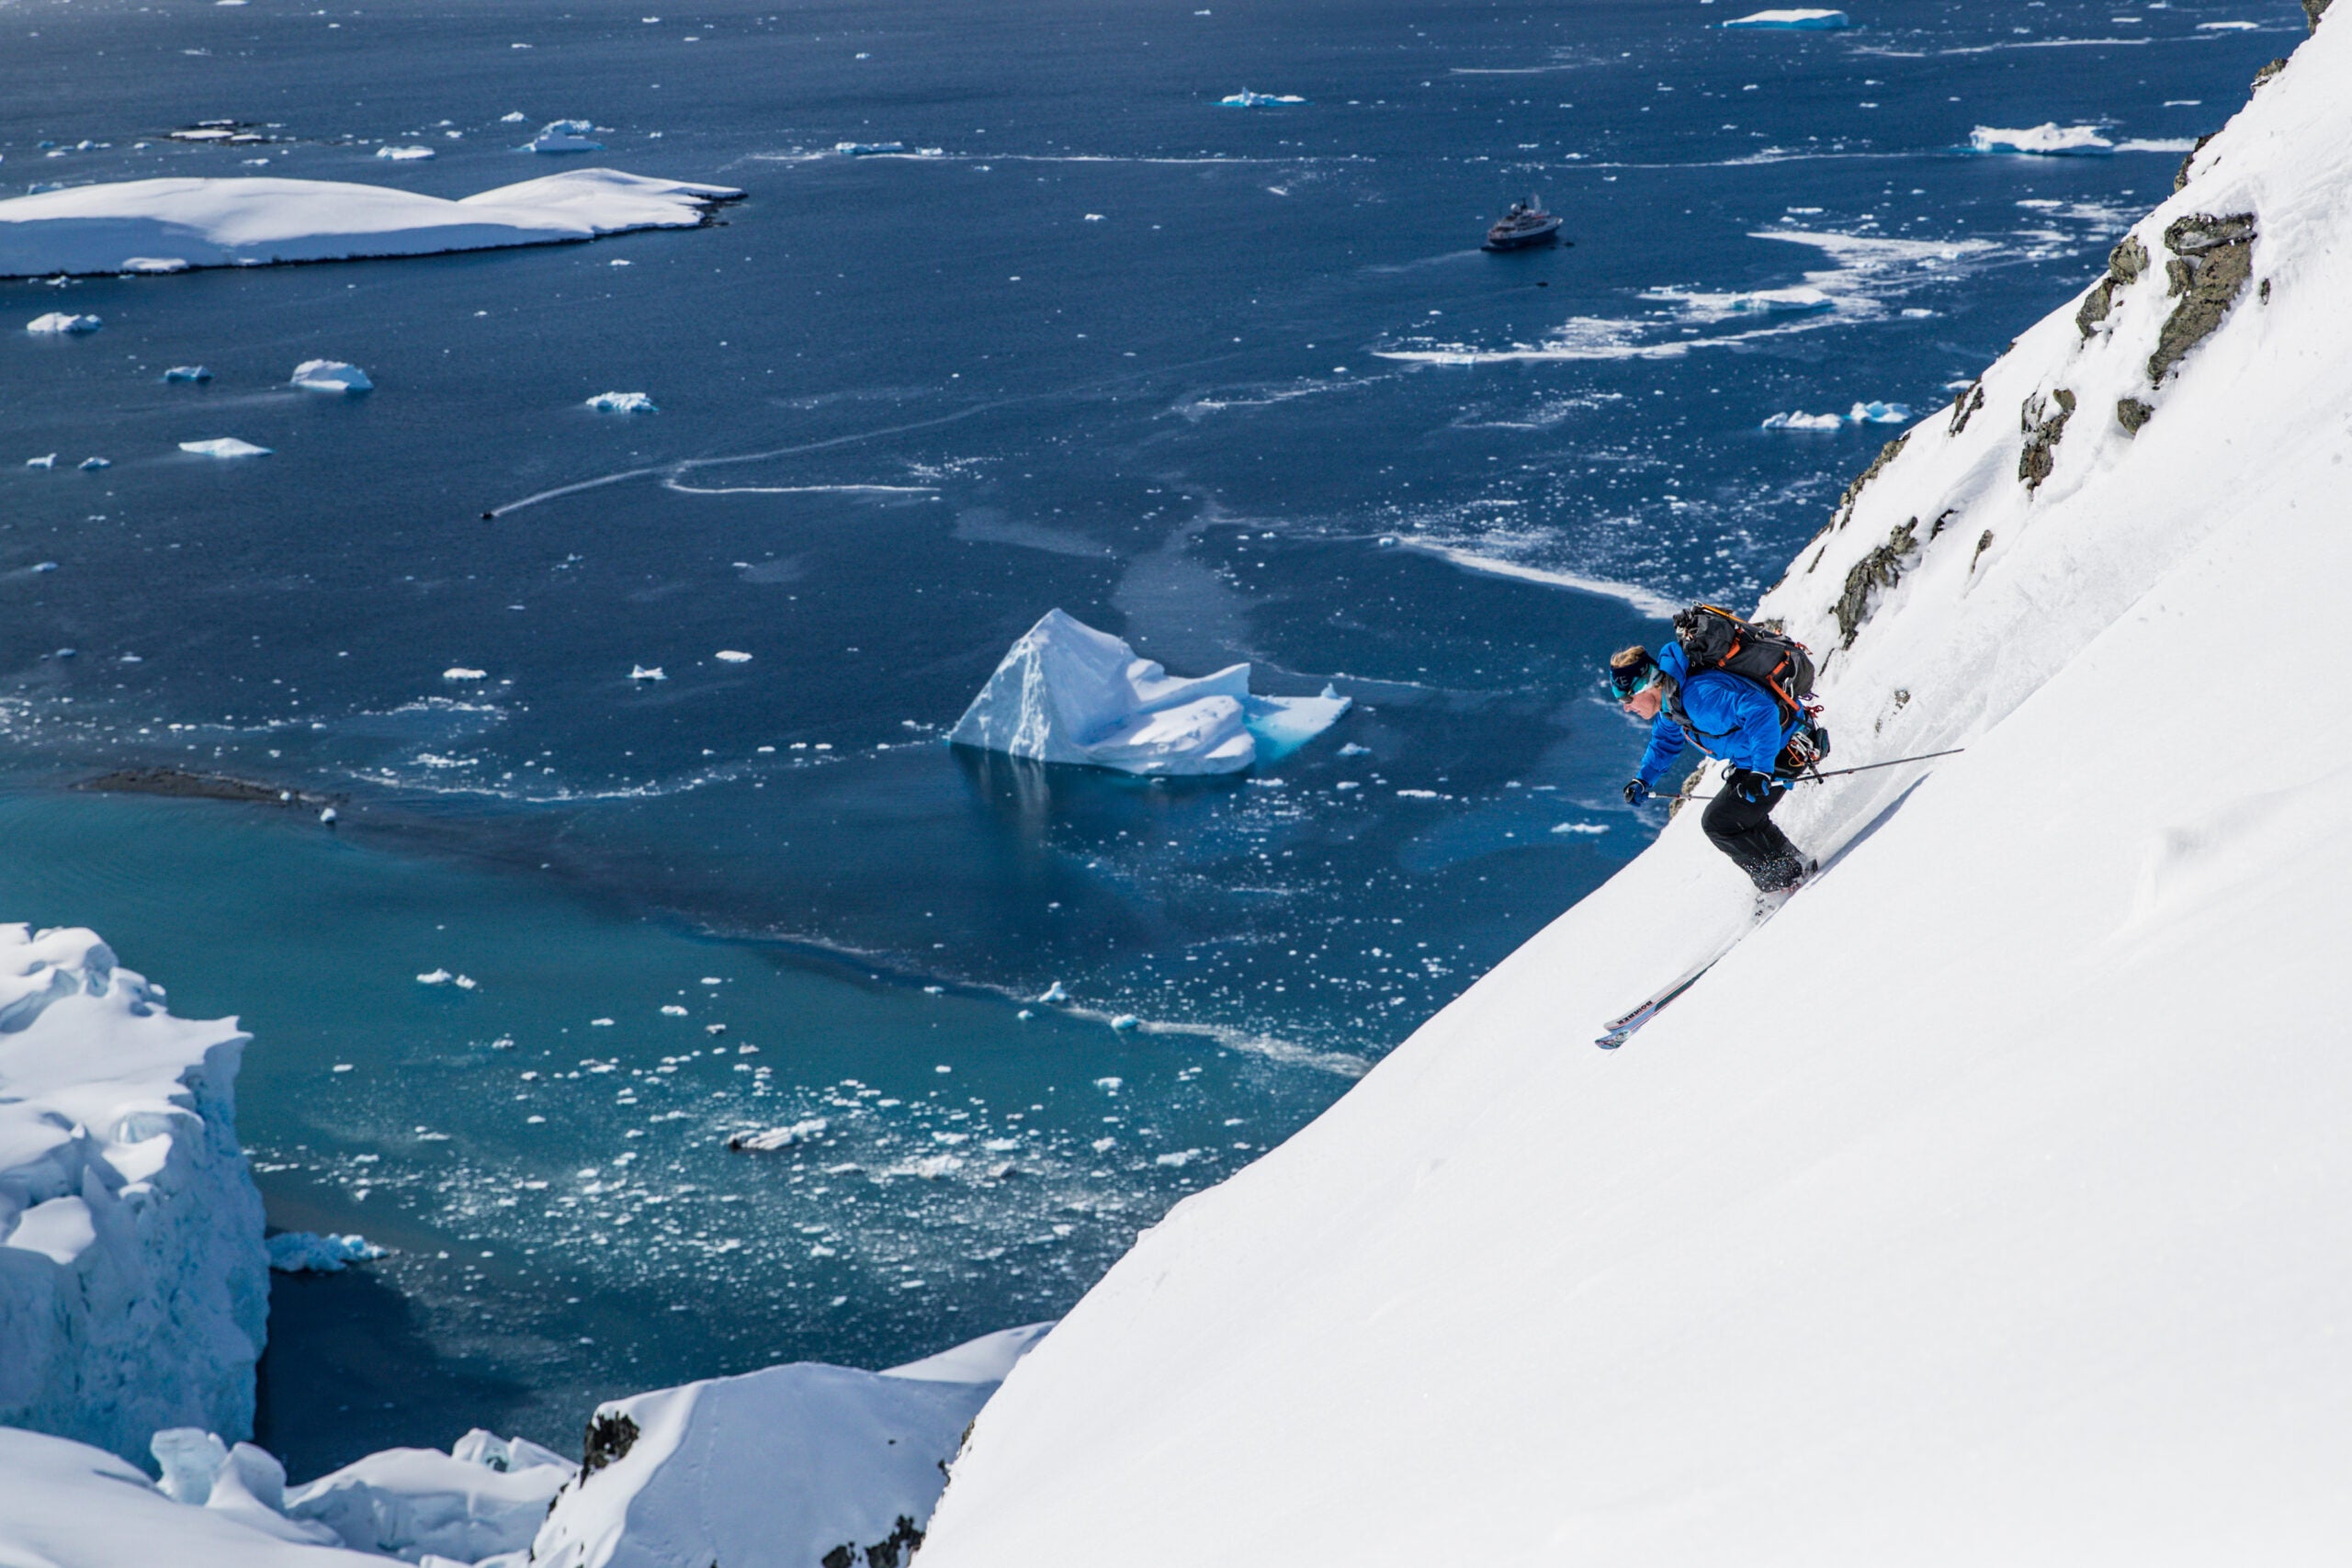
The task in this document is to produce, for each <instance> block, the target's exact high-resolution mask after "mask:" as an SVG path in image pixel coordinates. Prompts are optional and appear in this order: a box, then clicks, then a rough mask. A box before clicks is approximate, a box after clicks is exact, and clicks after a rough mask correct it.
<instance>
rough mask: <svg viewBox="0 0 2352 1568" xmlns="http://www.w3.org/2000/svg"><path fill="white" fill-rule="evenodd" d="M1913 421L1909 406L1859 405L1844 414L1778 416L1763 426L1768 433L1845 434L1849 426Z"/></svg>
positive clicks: (1888, 404)
mask: <svg viewBox="0 0 2352 1568" xmlns="http://www.w3.org/2000/svg"><path fill="white" fill-rule="evenodd" d="M1910 417H1911V405H1910V404H1908V403H1882V402H1868V403H1856V404H1855V405H1854V406H1853V407H1852V408H1850V409H1849V410H1847V411H1846V412H1845V413H1843V414H1834V413H1776V414H1774V415H1772V416H1771V417H1770V418H1769V419H1767V420H1766V421H1765V422H1764V428H1765V429H1767V430H1842V429H1844V428H1845V427H1846V426H1847V425H1849V424H1902V423H1905V421H1907V420H1909V419H1910Z"/></svg>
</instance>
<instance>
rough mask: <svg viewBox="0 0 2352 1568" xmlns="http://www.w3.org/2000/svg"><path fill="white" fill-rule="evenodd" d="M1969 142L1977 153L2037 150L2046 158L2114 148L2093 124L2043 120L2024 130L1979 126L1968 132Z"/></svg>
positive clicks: (2094, 152) (2092, 154) (2077, 155)
mask: <svg viewBox="0 0 2352 1568" xmlns="http://www.w3.org/2000/svg"><path fill="white" fill-rule="evenodd" d="M1968 144H1969V145H1970V146H1971V147H1973V148H1974V149H1975V150H1976V151H1977V152H2037V153H2041V154H2042V155H2043V156H2045V157H2067V156H2072V157H2083V156H2086V155H2089V156H2098V155H2100V154H2104V153H2108V152H2114V151H2115V143H2114V142H2112V141H2109V140H2108V139H2107V138H2106V137H2105V136H2102V135H2101V134H2099V129H2098V126H2095V125H2060V124H2058V123H2057V122H2056V121H2054V120H2052V121H2045V122H2044V123H2042V124H2041V125H2035V126H2029V127H2027V128H2026V129H2025V130H2003V129H2001V128H2000V127H1998V126H1992V125H1980V126H1978V127H1977V128H1976V129H1975V130H1972V131H1970V132H1969V133H1968Z"/></svg>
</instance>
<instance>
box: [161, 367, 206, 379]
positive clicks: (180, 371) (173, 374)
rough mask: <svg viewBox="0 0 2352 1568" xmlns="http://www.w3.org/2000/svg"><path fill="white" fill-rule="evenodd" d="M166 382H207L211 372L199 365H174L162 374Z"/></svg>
mask: <svg viewBox="0 0 2352 1568" xmlns="http://www.w3.org/2000/svg"><path fill="white" fill-rule="evenodd" d="M211 379H212V372H211V371H209V370H207V369H206V368H205V367H203V366H201V365H175V366H173V367H171V368H170V369H169V370H166V371H164V380H166V381H209V380H211Z"/></svg>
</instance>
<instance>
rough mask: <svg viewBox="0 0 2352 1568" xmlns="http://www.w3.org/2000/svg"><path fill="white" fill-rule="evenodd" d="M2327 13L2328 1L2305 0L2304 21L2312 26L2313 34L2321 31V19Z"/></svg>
mask: <svg viewBox="0 0 2352 1568" xmlns="http://www.w3.org/2000/svg"><path fill="white" fill-rule="evenodd" d="M2326 11H2327V0H2303V19H2304V20H2305V21H2307V22H2309V23H2310V24H2311V27H2312V31H2313V32H2317V31H2319V19H2320V17H2322V16H2324V15H2325V14H2326Z"/></svg>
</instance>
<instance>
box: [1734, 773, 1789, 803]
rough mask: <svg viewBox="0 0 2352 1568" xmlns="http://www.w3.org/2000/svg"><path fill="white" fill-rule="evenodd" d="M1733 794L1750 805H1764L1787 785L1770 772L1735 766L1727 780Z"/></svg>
mask: <svg viewBox="0 0 2352 1568" xmlns="http://www.w3.org/2000/svg"><path fill="white" fill-rule="evenodd" d="M1725 782H1726V783H1727V784H1729V786H1730V788H1731V792H1732V794H1734V795H1737V796H1739V798H1740V799H1742V800H1744V801H1746V802H1747V804H1748V805H1750V806H1762V805H1763V804H1764V803H1765V802H1767V801H1769V800H1770V799H1771V798H1772V797H1773V796H1774V795H1777V794H1778V793H1779V792H1780V791H1781V789H1783V788H1784V787H1786V786H1785V785H1783V784H1781V782H1780V781H1779V780H1778V779H1775V778H1774V777H1773V776H1772V775H1771V774H1770V773H1754V772H1751V771H1750V770H1748V769H1747V768H1734V769H1733V770H1732V771H1731V777H1730V778H1729V779H1728V780H1727V781H1725Z"/></svg>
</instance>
